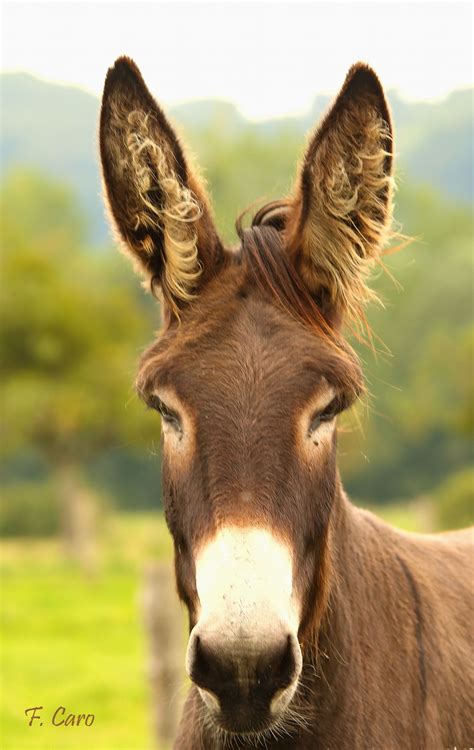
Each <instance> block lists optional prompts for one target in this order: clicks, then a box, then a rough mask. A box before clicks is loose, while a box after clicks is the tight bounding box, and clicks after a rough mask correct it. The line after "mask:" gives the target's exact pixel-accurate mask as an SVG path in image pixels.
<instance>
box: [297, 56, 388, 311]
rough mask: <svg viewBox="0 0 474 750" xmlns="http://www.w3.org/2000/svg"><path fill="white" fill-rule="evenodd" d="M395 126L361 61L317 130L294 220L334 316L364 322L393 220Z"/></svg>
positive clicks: (306, 268)
mask: <svg viewBox="0 0 474 750" xmlns="http://www.w3.org/2000/svg"><path fill="white" fill-rule="evenodd" d="M391 174H392V126H391V118H390V113H389V109H388V106H387V103H386V101H385V96H384V93H383V89H382V86H381V84H380V82H379V80H378V78H377V76H376V74H375V73H374V71H373V70H371V68H369V67H368V66H367V65H364V64H362V63H358V64H356V65H354V66H353V67H352V68H351V69H350V71H349V73H348V75H347V77H346V80H345V83H344V85H343V87H342V89H341V92H340V93H339V96H338V97H337V99H336V101H335V102H334V104H333V105H332V107H331V108H330V110H329V112H328V114H327V115H326V117H325V118H324V119H323V121H322V123H321V125H320V126H319V128H318V129H317V130H316V132H315V133H314V135H313V136H312V138H311V140H310V143H309V146H308V149H307V152H306V156H305V159H304V162H303V166H302V171H301V174H300V178H299V180H298V183H297V192H296V200H295V209H294V212H293V216H292V217H291V219H290V226H289V229H290V246H291V249H292V252H293V257H294V261H295V263H296V265H297V267H298V269H299V271H300V274H301V275H302V277H303V279H304V280H305V282H306V284H307V285H308V286H309V288H310V290H311V292H312V293H313V294H314V295H315V296H316V298H317V299H318V301H319V303H320V305H321V307H322V309H323V312H325V313H326V314H327V316H328V317H329V318H332V319H333V320H335V321H338V322H339V321H340V320H341V319H342V318H343V317H346V318H349V319H352V321H353V322H356V323H357V322H360V321H361V320H363V319H364V312H363V310H364V306H365V304H366V302H367V301H368V300H370V299H371V298H372V297H373V296H375V295H373V293H372V292H371V290H370V289H369V287H368V286H367V275H368V271H369V269H370V266H371V265H372V264H373V262H374V261H375V260H376V258H377V257H378V254H379V251H380V249H381V247H382V244H383V243H384V241H385V239H386V237H387V234H388V230H389V228H390V225H391V214H392V176H391Z"/></svg>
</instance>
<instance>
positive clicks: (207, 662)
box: [189, 634, 229, 693]
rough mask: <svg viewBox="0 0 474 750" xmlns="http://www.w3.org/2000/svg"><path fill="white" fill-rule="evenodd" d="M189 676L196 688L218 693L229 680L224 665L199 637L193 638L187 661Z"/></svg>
mask: <svg viewBox="0 0 474 750" xmlns="http://www.w3.org/2000/svg"><path fill="white" fill-rule="evenodd" d="M189 676H190V678H191V680H192V681H193V682H194V683H195V684H196V685H198V687H201V688H205V689H206V690H211V691H213V692H216V693H218V692H219V688H220V685H221V684H222V683H223V682H224V681H226V680H228V679H229V675H228V674H227V670H226V668H225V663H224V662H223V661H222V659H220V658H219V656H218V650H217V649H216V648H213V647H212V646H211V644H209V643H207V642H206V641H205V640H204V639H203V638H202V637H201V636H199V635H197V634H195V635H194V637H193V642H192V647H191V655H190V661H189Z"/></svg>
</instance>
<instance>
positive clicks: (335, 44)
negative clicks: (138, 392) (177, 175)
mask: <svg viewBox="0 0 474 750" xmlns="http://www.w3.org/2000/svg"><path fill="white" fill-rule="evenodd" d="M2 50H3V53H2V69H3V73H2V75H1V79H0V80H1V104H2V107H1V131H2V146H1V161H2V174H1V202H2V237H1V239H2V263H1V303H0V304H1V312H0V321H1V322H0V326H1V331H0V334H1V338H2V343H1V352H2V376H3V377H2V386H1V388H2V391H1V411H2V424H3V437H2V443H1V452H2V466H1V485H2V498H1V506H0V535H1V571H2V579H1V593H2V713H1V736H0V744H1V746H2V747H4V748H8V749H9V750H20V748H74V747H84V746H85V744H86V743H87V747H89V748H91V749H92V750H99V748H100V749H105V748H107V749H109V748H110V749H115V748H153V747H157V746H158V747H161V748H166V747H168V745H169V736H170V734H171V733H172V731H173V726H174V724H175V721H176V716H177V715H178V713H179V710H180V706H181V702H182V699H183V696H184V694H185V690H186V681H185V677H184V666H183V665H184V662H183V653H184V646H185V638H186V633H185V628H186V625H185V618H184V613H182V612H181V610H180V608H179V606H178V604H177V602H176V597H175V596H174V595H173V592H172V582H171V565H172V546H171V542H170V540H169V537H168V534H167V531H166V528H165V525H164V522H163V518H162V510H161V508H162V505H161V490H160V424H159V418H158V416H157V415H156V414H155V413H151V412H147V411H146V410H145V408H144V407H143V405H142V404H141V403H140V402H138V400H137V398H136V396H135V395H134V393H133V390H132V382H133V378H134V373H135V367H136V362H137V359H138V356H139V354H140V352H141V351H142V349H143V348H144V347H145V346H146V345H147V344H148V343H149V342H150V341H151V339H152V335H153V331H155V330H156V329H157V328H158V327H159V318H160V315H159V310H158V307H157V305H156V303H155V302H154V300H152V299H150V297H149V296H147V295H145V294H144V293H143V291H142V289H141V287H140V283H139V280H138V279H137V278H136V277H134V275H133V273H132V271H131V269H130V268H129V265H128V262H127V261H126V260H125V259H124V258H123V256H121V255H120V254H119V253H118V252H117V250H116V248H115V247H114V245H113V241H112V238H111V235H110V232H109V229H108V227H107V223H106V221H105V218H104V209H103V203H102V199H101V187H100V177H99V169H98V158H97V138H96V133H97V119H98V109H99V96H100V90H101V86H102V83H103V79H104V77H105V73H106V70H107V67H108V66H109V65H111V64H112V63H113V61H114V59H115V58H116V57H117V56H118V55H120V54H128V55H130V56H132V57H134V58H135V60H136V62H137V63H138V65H139V66H140V67H141V69H142V73H143V75H144V77H145V80H146V81H147V83H148V85H149V87H150V89H151V90H152V92H153V93H154V94H155V95H156V96H157V98H158V99H159V101H160V102H161V103H163V104H164V105H165V108H166V110H167V112H168V114H169V115H170V117H171V118H172V120H173V122H174V123H175V125H176V127H177V128H178V130H179V131H180V133H181V134H182V136H183V139H184V140H185V142H186V143H187V144H188V145H189V146H190V147H191V150H192V152H193V153H194V155H195V156H196V159H197V161H198V163H199V165H200V167H201V169H202V171H203V174H204V176H205V178H206V179H207V182H208V185H209V189H210V192H211V194H212V198H213V202H214V206H215V211H216V216H217V223H218V226H219V228H220V230H221V233H222V235H223V237H224V238H225V239H226V240H227V241H228V242H230V243H233V242H235V239H236V238H235V234H234V229H233V224H234V220H235V217H236V216H237V214H238V213H239V212H240V211H241V210H242V209H244V208H246V207H247V206H249V205H250V204H252V203H253V202H254V201H256V200H269V199H271V198H274V197H281V196H282V195H284V194H286V193H287V192H288V190H289V189H290V188H291V185H292V182H293V179H294V174H295V167H296V164H297V161H298V159H299V158H300V157H301V155H302V152H303V149H304V144H305V134H306V133H307V131H308V129H310V128H311V127H312V126H313V125H314V124H315V122H317V120H318V117H319V116H320V115H321V113H322V112H323V111H324V110H325V108H326V107H327V105H328V103H329V101H330V98H331V96H333V95H335V94H336V93H337V90H338V88H339V86H340V85H341V84H342V81H343V79H344V76H345V73H346V71H347V69H348V67H349V66H350V65H351V64H352V63H353V62H355V61H356V60H357V59H363V60H366V61H367V62H369V63H370V64H372V65H373V67H374V68H375V69H376V70H377V72H378V73H379V75H380V77H381V79H382V82H383V83H384V85H385V86H386V87H387V89H388V98H389V101H390V104H391V107H392V111H393V117H394V123H395V131H396V151H397V155H398V169H397V175H398V192H397V196H396V205H397V207H396V218H397V221H398V222H399V224H400V225H401V227H402V230H403V232H404V233H406V234H408V235H411V236H412V237H414V238H415V240H414V242H413V243H412V244H411V245H410V246H409V247H408V248H406V249H405V250H402V251H401V252H399V253H396V254H394V255H389V256H387V258H386V261H385V264H386V267H387V270H388V273H381V274H379V275H378V276H377V278H375V279H374V285H375V287H376V288H377V290H378V291H379V293H380V295H381V297H382V299H383V301H384V303H385V307H384V308H374V309H372V310H371V311H370V316H369V317H370V323H371V325H372V327H373V330H374V331H375V333H376V337H377V338H376V353H375V354H374V353H372V352H371V351H370V350H369V349H368V348H366V347H365V348H364V347H360V346H359V347H358V348H359V351H360V355H361V358H362V360H363V362H364V364H365V371H366V375H367V381H368V386H369V390H370V399H369V401H368V403H367V404H366V405H365V406H362V407H359V410H358V414H357V418H356V415H352V416H351V415H349V418H348V419H347V420H346V422H345V424H344V426H343V430H342V432H343V435H342V439H341V447H340V465H341V470H342V475H343V480H344V482H345V486H346V488H347V490H348V492H349V493H350V495H351V497H352V498H353V500H354V501H355V502H357V503H359V504H361V505H364V506H365V507H370V508H372V509H373V510H374V511H375V512H377V513H379V514H380V515H381V516H383V517H385V518H386V519H388V520H389V521H390V522H392V523H395V524H396V525H398V526H400V527H402V528H405V529H410V530H416V531H437V530H442V529H450V528H455V527H458V526H462V525H466V524H468V523H471V522H472V517H473V505H474V503H473V500H474V472H473V468H472V447H473V442H472V433H473V423H474V414H473V395H474V394H473V382H474V380H473V323H472V303H473V287H472V257H473V252H472V251H473V245H472V241H473V214H472V205H473V165H474V162H473V131H472V115H473V90H472V88H471V86H472V6H471V4H470V3H456V2H450V3H409V4H402V3H378V4H377V5H376V4H370V3H350V4H349V3H333V4H331V5H329V4H324V3H306V4H298V3H291V4H289V3H288V4H285V3H278V4H277V3H245V2H241V3H238V4H233V3H221V4H219V5H210V4H203V3H188V4H185V3H180V2H176V3H174V4H160V3H154V4H147V3H133V4H132V3H121V4H117V3H114V2H110V3H97V2H96V3H84V4H80V3H62V4H57V3H56V4H55V3H49V4H48V3H41V2H39V3H32V4H26V3H3V6H2ZM355 345H356V347H357V346H358V345H357V344H355ZM33 706H43V707H44V711H43V726H39V724H40V722H39V721H37V722H33V726H31V727H29V726H28V721H27V718H26V717H25V714H24V711H25V709H27V708H30V707H33ZM58 706H64V707H65V708H66V714H69V713H74V714H80V713H84V714H86V715H87V714H94V715H95V720H94V723H93V724H92V726H90V727H85V726H83V725H80V726H68V727H64V726H60V727H53V726H51V723H50V718H51V715H52V714H53V712H54V710H55V709H56V708H57V707H58ZM167 737H168V739H167Z"/></svg>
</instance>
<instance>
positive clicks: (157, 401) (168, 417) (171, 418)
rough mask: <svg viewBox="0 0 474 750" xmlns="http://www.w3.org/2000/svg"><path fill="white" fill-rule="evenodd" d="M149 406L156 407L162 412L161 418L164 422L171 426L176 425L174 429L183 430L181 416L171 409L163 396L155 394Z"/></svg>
mask: <svg viewBox="0 0 474 750" xmlns="http://www.w3.org/2000/svg"><path fill="white" fill-rule="evenodd" d="M149 406H150V408H151V409H156V411H158V412H159V413H160V414H161V419H162V420H163V422H166V424H169V425H170V426H171V427H174V429H176V430H178V432H181V420H180V418H179V416H178V415H177V414H176V412H175V411H173V409H170V408H169V406H166V404H165V402H164V401H162V400H161V398H158V396H153V397H152V399H151V400H150V402H149Z"/></svg>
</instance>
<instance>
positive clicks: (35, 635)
mask: <svg viewBox="0 0 474 750" xmlns="http://www.w3.org/2000/svg"><path fill="white" fill-rule="evenodd" d="M377 512H379V513H380V514H381V515H382V516H384V517H385V519H386V520H388V521H389V522H391V523H394V524H395V525H398V526H401V527H404V528H407V529H411V530H417V531H427V530H431V529H430V512H429V505H428V504H426V503H423V502H421V503H420V502H417V503H412V504H398V505H392V506H385V507H383V508H378V509H377ZM171 551H172V547H171V541H170V538H169V535H168V532H167V530H166V527H165V524H164V521H163V519H162V517H161V516H159V515H157V514H120V515H119V516H114V517H113V518H111V519H110V521H109V522H108V523H107V526H106V528H105V529H104V534H103V539H102V541H101V548H100V555H99V566H98V573H97V575H96V576H95V577H93V578H90V577H89V578H88V577H87V576H85V575H84V573H83V572H81V570H79V568H78V567H77V565H75V564H73V563H72V562H68V561H66V560H65V559H64V556H63V554H62V550H61V547H60V545H59V543H58V542H56V541H53V540H30V539H29V540H7V541H3V542H2V545H1V572H2V588H1V593H2V622H1V625H2V632H1V644H2V674H3V677H2V714H1V725H0V727H1V734H0V746H1V747H2V748H3V749H4V750H23V748H31V749H32V750H33V749H34V750H40V749H41V750H43V749H44V750H68V749H69V748H85V747H87V748H88V750H121V749H123V750H125V749H126V750H148V749H150V750H151V748H153V738H152V732H151V710H150V692H149V686H148V681H147V675H146V668H147V644H146V640H145V634H144V629H143V624H142V620H141V613H140V606H139V593H140V590H141V586H142V581H143V568H144V565H145V563H146V561H147V560H150V559H157V558H160V559H167V560H169V561H170V566H171ZM183 645H184V639H183ZM183 663H184V662H183ZM173 700H179V696H178V697H176V696H174V697H173ZM33 706H43V707H44V710H43V713H42V719H43V726H39V722H34V726H31V727H29V726H28V721H27V719H26V717H25V715H24V711H25V709H26V708H30V707H33ZM58 706H65V708H66V709H67V712H72V713H85V714H88V713H93V714H94V715H95V721H94V724H93V725H92V726H91V727H83V726H79V727H77V726H75V727H64V726H60V727H55V726H52V725H51V723H50V722H51V716H52V714H53V712H54V710H55V709H56V708H57V707H58Z"/></svg>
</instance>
